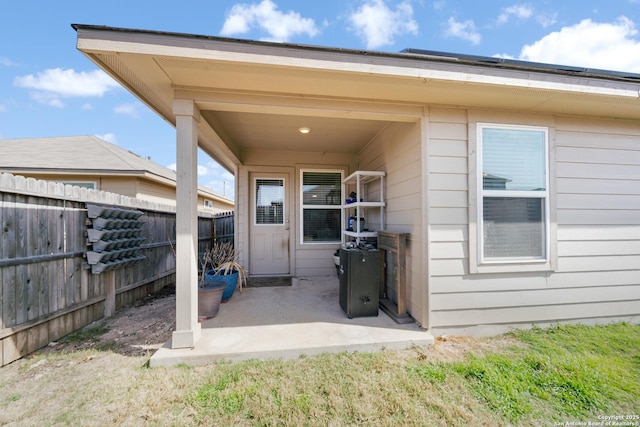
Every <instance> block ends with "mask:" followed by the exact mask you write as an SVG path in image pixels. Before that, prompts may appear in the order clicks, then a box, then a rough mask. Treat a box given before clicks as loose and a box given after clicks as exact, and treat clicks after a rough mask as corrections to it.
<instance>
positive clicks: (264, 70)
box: [73, 25, 640, 170]
mask: <svg viewBox="0 0 640 427" xmlns="http://www.w3.org/2000/svg"><path fill="white" fill-rule="evenodd" d="M73 28H75V29H76V31H77V32H78V41H77V48H78V49H79V50H80V51H81V52H83V53H84V54H85V55H87V56H88V57H89V58H90V59H91V60H92V61H93V62H95V63H96V64H97V65H99V66H100V68H102V69H103V70H104V71H106V72H107V73H109V74H110V75H111V76H112V77H113V78H114V79H116V80H117V81H118V82H119V83H121V84H122V85H123V86H124V87H126V88H127V89H128V90H129V91H131V92H132V93H133V94H135V95H136V96H137V97H138V98H139V99H140V100H141V101H142V102H143V103H145V104H146V105H148V106H149V108H151V109H152V110H154V111H155V112H156V113H157V114H159V115H160V116H161V117H163V118H164V119H165V120H167V122H169V123H170V124H171V125H173V126H175V125H176V115H175V114H174V111H173V103H174V100H176V99H187V100H193V101H194V102H195V106H196V107H197V108H198V110H199V112H200V115H201V118H202V119H203V120H201V121H200V123H199V129H198V144H199V146H200V148H202V149H203V150H204V151H205V152H206V153H207V154H209V155H210V156H211V157H212V158H214V159H215V160H216V161H218V162H219V163H221V164H222V165H224V166H225V167H227V168H228V169H230V170H233V168H234V167H235V165H237V164H240V163H242V160H243V152H245V151H246V150H253V149H256V150H262V149H266V150H278V151H306V152H309V151H311V152H314V151H327V152H340V153H344V152H350V153H354V154H355V153H357V152H358V151H359V150H361V149H362V148H363V147H364V145H365V144H366V143H367V142H369V141H370V140H371V138H372V137H373V136H374V135H375V134H376V133H377V132H378V131H379V130H380V129H382V127H384V126H385V125H386V124H388V123H389V122H394V121H404V122H406V121H416V120H418V118H420V117H421V116H422V115H423V114H424V113H425V111H424V106H425V105H430V106H444V107H454V108H462V107H464V108H492V109H502V110H516V111H520V112H536V113H548V114H554V113H561V114H572V115H581V116H593V117H613V118H621V119H638V117H640V93H639V89H640V76H637V75H632V74H624V73H612V72H603V71H598V70H579V69H575V68H573V69H571V68H568V67H564V68H563V67H554V66H547V65H542V64H537V65H536V64H531V63H524V62H518V61H510V62H509V61H507V62H505V61H499V60H495V59H494V60H491V58H484V59H485V60H482V58H475V57H474V58H469V57H462V58H459V57H453V56H439V55H436V53H433V52H424V51H415V50H411V51H405V52H401V53H395V54H393V53H380V52H367V51H356V50H346V49H332V48H323V47H315V46H302V45H293V44H279V43H267V42H255V41H246V40H236V39H225V38H219V37H209V36H197V35H189V34H176V33H166V32H157V31H143V30H131V29H121V28H112V27H102V26H89V25H73ZM303 126H304V127H309V128H311V129H312V132H311V133H310V134H308V135H305V136H304V138H301V137H300V134H299V133H298V131H297V130H298V128H300V127H303Z"/></svg>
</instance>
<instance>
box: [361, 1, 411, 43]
mask: <svg viewBox="0 0 640 427" xmlns="http://www.w3.org/2000/svg"><path fill="white" fill-rule="evenodd" d="M349 22H350V23H351V25H352V26H353V31H355V33H356V34H357V35H358V36H359V37H360V38H361V39H363V41H364V42H365V44H366V46H367V49H376V48H378V47H380V46H385V45H392V44H393V43H394V38H395V37H396V36H399V35H402V34H407V33H410V34H418V23H417V22H416V21H415V20H414V19H413V7H412V6H411V3H410V2H409V1H406V0H405V1H403V2H401V3H399V4H398V5H397V6H396V9H395V10H391V9H390V8H389V7H388V6H387V5H386V3H385V2H384V0H366V1H365V2H364V4H363V5H362V6H361V7H360V8H359V9H358V10H356V11H355V12H353V13H352V14H351V15H350V16H349Z"/></svg>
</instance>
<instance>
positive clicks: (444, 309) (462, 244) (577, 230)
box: [429, 112, 640, 335]
mask: <svg viewBox="0 0 640 427" xmlns="http://www.w3.org/2000/svg"><path fill="white" fill-rule="evenodd" d="M435 113H436V112H432V114H431V120H432V121H434V120H437V119H440V120H441V121H442V122H441V123H440V124H439V125H438V126H431V129H432V134H431V150H430V152H431V158H430V159H429V165H430V166H433V167H432V168H431V169H430V183H431V192H430V200H429V204H430V212H431V215H430V223H431V224H432V225H431V242H430V253H431V281H430V298H431V304H430V305H431V308H432V315H431V320H432V321H431V327H432V331H433V332H434V333H435V334H439V333H442V332H447V333H450V334H479V335H485V334H493V333H499V332H503V331H505V330H508V329H510V328H513V327H528V326H530V325H531V324H533V323H541V324H548V323H554V322H585V323H594V322H603V321H608V320H630V319H633V318H634V317H635V318H637V316H638V315H639V314H640V309H639V307H640V129H639V128H638V126H637V124H633V123H630V122H614V121H605V120H602V121H599V120H592V119H589V120H587V119H576V118H573V117H555V118H554V119H553V120H554V122H555V126H554V130H555V148H556V152H555V158H556V161H555V164H552V165H551V166H550V167H551V169H552V171H555V175H556V180H555V182H553V183H552V187H553V190H554V191H555V193H554V197H555V209H556V213H557V246H556V247H557V254H558V265H557V268H556V270H555V271H549V272H517V271H516V272H512V273H501V274H497V273H496V274H469V236H468V231H467V228H468V215H466V212H465V211H466V209H465V207H464V201H465V200H464V199H465V198H464V197H461V194H460V193H463V194H465V195H466V194H467V192H466V191H465V190H466V188H465V186H464V182H463V180H462V179H461V178H460V175H461V174H465V173H466V170H464V169H463V167H462V165H463V164H464V161H466V157H465V156H466V154H465V155H464V156H462V155H461V147H457V148H456V145H461V144H464V146H465V148H466V141H460V140H457V143H455V142H454V143H453V145H452V146H450V147H449V146H447V147H445V146H443V145H446V144H447V143H450V142H451V141H456V139H455V138H454V137H453V136H454V135H458V136H459V135H460V131H459V130H458V131H457V130H456V128H455V125H456V124H459V123H460V122H462V121H464V119H465V116H464V113H463V112H459V113H458V114H457V115H455V114H451V112H450V114H449V116H448V117H449V120H448V122H444V120H442V118H443V116H444V115H441V116H440V117H439V116H438V115H437V114H435ZM494 116H495V122H497V123H512V124H527V123H518V122H517V121H513V115H511V114H509V115H507V114H505V115H504V117H501V115H500V114H498V113H494ZM527 117H528V118H529V119H533V120H534V121H535V117H533V118H532V116H530V115H527ZM541 119H542V120H548V119H545V118H544V117H543V118H541ZM465 126H466V123H465ZM437 129H441V130H443V134H439V133H436V132H434V130H437ZM463 159H464V161H463ZM447 167H450V169H448V170H446V168H447ZM465 215H466V216H465ZM552 243H553V242H552Z"/></svg>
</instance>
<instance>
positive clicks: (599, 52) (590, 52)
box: [519, 16, 640, 73]
mask: <svg viewBox="0 0 640 427" xmlns="http://www.w3.org/2000/svg"><path fill="white" fill-rule="evenodd" d="M637 34H638V30H637V29H636V27H635V24H634V22H633V21H631V20H630V19H628V18H626V17H624V16H621V17H620V18H618V19H617V20H616V21H614V22H611V23H597V22H593V21H591V20H590V19H585V20H583V21H581V22H580V23H578V24H576V25H573V26H570V27H564V28H562V29H561V30H560V31H555V32H552V33H550V34H548V35H546V36H544V37H543V38H541V39H540V40H538V41H536V42H534V43H533V44H530V45H526V46H524V47H523V48H522V51H521V53H520V57H519V59H522V60H526V61H534V62H543V63H550V64H564V65H573V66H579V67H586V68H600V69H606V70H618V71H628V72H633V73H640V40H638V39H637V38H636V36H637Z"/></svg>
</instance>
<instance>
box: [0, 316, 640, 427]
mask: <svg viewBox="0 0 640 427" xmlns="http://www.w3.org/2000/svg"><path fill="white" fill-rule="evenodd" d="M462 344H464V345H462ZM145 361H146V358H142V357H125V356H121V355H119V354H116V353H113V352H110V351H106V350H105V351H96V350H91V351H83V352H78V353H73V354H53V355H41V356H35V357H33V358H29V359H25V360H22V361H18V362H16V363H15V364H11V365H9V366H6V367H4V368H2V370H0V424H3V423H8V424H11V423H13V424H17V425H51V424H56V423H58V424H61V425H76V424H78V420H81V421H82V422H80V424H82V425H211V426H228V425H235V426H431V425H443V426H478V425H485V426H502V425H504V426H508V425H517V426H520V425H525V426H529V425H530V426H546V425H548V426H559V425H563V426H566V425H580V424H571V423H572V422H574V423H576V422H580V423H585V425H587V424H586V423H589V422H591V423H598V422H600V421H603V422H606V421H605V420H604V419H603V418H604V417H611V416H623V417H629V418H628V419H627V420H625V419H624V418H623V419H618V420H617V421H616V422H618V423H622V422H626V423H627V424H617V425H640V419H637V418H636V419H634V417H637V416H639V415H640V326H639V325H629V324H624V323H620V324H613V325H607V326H598V327H587V326H558V327H553V328H549V329H539V328H535V329H532V330H529V331H519V332H514V333H511V334H507V335H505V336H500V337H494V338H487V339H480V340H475V339H466V340H463V339H460V340H459V341H456V339H455V338H452V339H451V340H450V341H448V342H442V341H440V342H437V343H436V344H435V345H434V346H431V347H421V348H418V347H416V348H412V349H407V350H404V351H381V352H377V353H370V354H369V353H341V354H325V355H321V356H317V357H303V358H300V359H296V360H289V361H283V360H273V361H247V362H240V363H218V364H215V365H211V366H199V367H190V366H178V367H173V368H146V367H145V366H144V364H145V363H144V362H145ZM592 425H593V424H592ZM602 425H606V424H602Z"/></svg>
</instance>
